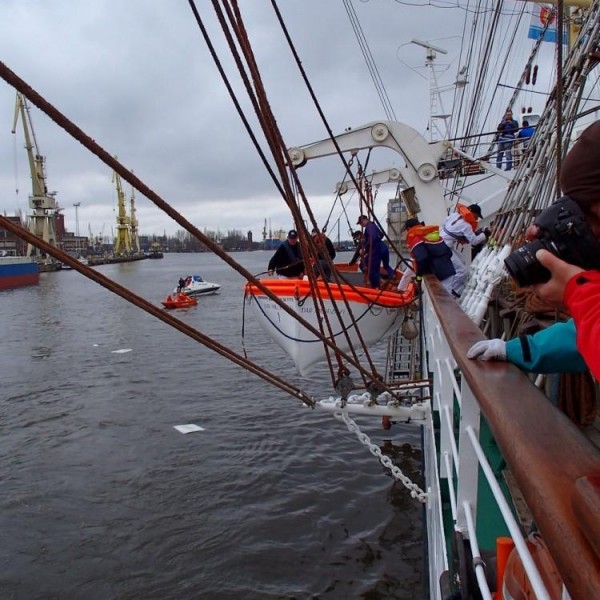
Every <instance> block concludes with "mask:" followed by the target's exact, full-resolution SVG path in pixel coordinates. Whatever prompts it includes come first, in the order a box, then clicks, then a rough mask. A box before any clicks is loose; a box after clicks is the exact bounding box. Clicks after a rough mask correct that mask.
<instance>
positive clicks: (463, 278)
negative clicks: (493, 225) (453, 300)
mask: <svg viewBox="0 0 600 600" xmlns="http://www.w3.org/2000/svg"><path fill="white" fill-rule="evenodd" d="M481 218H482V213H481V207H480V206H479V204H470V205H469V206H465V205H464V204H461V203H458V204H457V205H456V210H455V212H453V213H450V214H449V215H448V216H447V217H446V218H445V219H444V222H443V223H442V227H441V230H440V236H441V237H442V239H443V240H444V242H445V243H446V245H447V246H448V248H450V250H451V251H452V264H453V265H454V270H455V271H456V275H455V277H454V283H453V286H452V294H453V295H454V296H457V297H459V296H460V295H461V294H462V293H463V290H464V289H465V285H466V283H467V265H466V264H465V261H464V260H463V259H462V257H461V255H460V253H459V252H458V248H459V247H460V246H462V245H465V244H470V245H471V246H472V247H473V248H475V247H477V246H479V245H481V244H483V243H485V241H486V240H487V239H488V238H489V236H490V230H489V229H484V230H483V231H482V230H479V229H477V224H478V221H479V219H481Z"/></svg>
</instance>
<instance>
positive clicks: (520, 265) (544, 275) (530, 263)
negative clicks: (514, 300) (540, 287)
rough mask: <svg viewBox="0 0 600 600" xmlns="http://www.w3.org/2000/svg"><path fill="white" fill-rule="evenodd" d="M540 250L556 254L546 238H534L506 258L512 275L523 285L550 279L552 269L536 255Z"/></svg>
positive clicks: (505, 261)
mask: <svg viewBox="0 0 600 600" xmlns="http://www.w3.org/2000/svg"><path fill="white" fill-rule="evenodd" d="M538 250H549V251H550V252H552V253H553V254H556V251H555V249H554V248H553V247H552V246H551V244H548V243H547V242H545V241H544V240H534V241H533V242H530V243H529V244H525V245H524V246H521V247H520V248H517V249H516V250H515V251H514V252H512V253H511V254H510V255H509V256H508V257H507V258H506V259H505V260H504V264H505V265H506V269H507V270H508V272H509V274H510V276H511V277H512V278H513V279H514V280H515V281H516V282H517V283H518V284H519V285H520V286H521V287H526V286H528V285H534V284H536V283H546V281H549V280H550V277H551V274H550V271H548V269H546V267H543V266H542V264H541V263H540V261H539V260H538V259H537V258H536V257H535V253H536V252H537V251H538Z"/></svg>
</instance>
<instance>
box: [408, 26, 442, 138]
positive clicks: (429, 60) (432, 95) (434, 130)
mask: <svg viewBox="0 0 600 600" xmlns="http://www.w3.org/2000/svg"><path fill="white" fill-rule="evenodd" d="M410 43H411V44H416V45H417V46H422V47H423V48H425V50H426V51H427V53H426V54H425V67H426V68H427V75H428V79H429V127H428V129H429V141H430V142H435V141H438V140H439V139H446V138H448V137H449V136H448V131H449V127H448V119H449V118H450V116H451V115H450V114H446V113H445V112H444V106H443V104H442V96H441V93H440V92H441V89H440V87H439V85H438V81H437V73H436V70H435V65H434V62H435V59H436V58H437V54H438V53H439V54H448V52H447V50H444V49H443V48H440V47H439V46H434V45H433V44H431V43H429V42H424V41H423V40H417V39H415V38H413V39H412V40H411V41H410ZM438 119H441V120H443V122H444V126H443V129H444V131H441V130H440V128H439V126H438ZM436 134H437V135H436Z"/></svg>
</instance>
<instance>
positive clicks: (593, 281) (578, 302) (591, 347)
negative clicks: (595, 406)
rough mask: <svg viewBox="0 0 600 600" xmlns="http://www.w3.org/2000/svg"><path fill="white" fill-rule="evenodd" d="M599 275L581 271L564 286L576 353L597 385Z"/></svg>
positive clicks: (599, 370)
mask: <svg viewBox="0 0 600 600" xmlns="http://www.w3.org/2000/svg"><path fill="white" fill-rule="evenodd" d="M599 300H600V271H585V272H583V273H580V274H579V275H575V276H574V277H572V278H571V279H570V280H569V283H567V287H566V289H565V304H566V306H567V308H568V309H569V311H570V312H571V315H573V320H574V321H575V328H576V330H577V349H578V350H579V352H580V353H581V355H582V356H583V359H584V360H585V362H586V364H587V366H588V367H589V368H590V371H591V372H592V375H593V376H594V378H595V379H596V380H597V381H600V352H599V351H598V345H599V344H598V342H600V302H599Z"/></svg>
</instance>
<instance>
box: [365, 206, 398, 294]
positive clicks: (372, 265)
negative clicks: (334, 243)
mask: <svg viewBox="0 0 600 600" xmlns="http://www.w3.org/2000/svg"><path fill="white" fill-rule="evenodd" d="M356 224H357V225H360V226H361V227H363V228H364V229H363V242H362V244H363V256H364V257H365V264H366V266H367V273H368V276H369V283H370V286H371V287H372V288H375V289H378V288H379V284H380V282H381V273H380V272H379V265H383V268H384V269H385V271H386V273H387V276H388V277H389V278H391V277H393V276H394V269H392V267H390V250H389V248H388V247H387V245H386V244H385V242H384V241H383V231H381V229H379V227H378V226H377V225H376V224H375V223H373V221H370V220H369V217H367V216H366V215H360V217H358V221H357V222H356Z"/></svg>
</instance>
